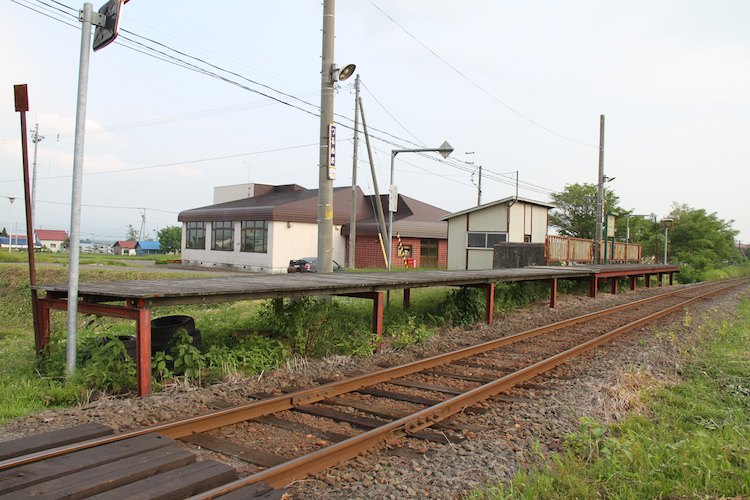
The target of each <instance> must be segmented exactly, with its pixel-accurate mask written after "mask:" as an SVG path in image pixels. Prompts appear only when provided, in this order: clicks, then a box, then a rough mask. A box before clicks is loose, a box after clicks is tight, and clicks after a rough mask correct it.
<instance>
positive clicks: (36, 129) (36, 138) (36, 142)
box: [31, 123, 44, 229]
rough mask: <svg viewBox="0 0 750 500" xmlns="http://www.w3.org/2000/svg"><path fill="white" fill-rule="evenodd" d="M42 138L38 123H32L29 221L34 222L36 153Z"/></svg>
mask: <svg viewBox="0 0 750 500" xmlns="http://www.w3.org/2000/svg"><path fill="white" fill-rule="evenodd" d="M43 140H44V136H43V135H39V124H38V123H37V124H35V125H34V130H32V131H31V142H33V143H34V162H33V163H32V170H31V172H32V174H31V221H32V222H34V223H36V153H37V149H38V147H39V143H40V142H42V141H43ZM32 229H33V228H32Z"/></svg>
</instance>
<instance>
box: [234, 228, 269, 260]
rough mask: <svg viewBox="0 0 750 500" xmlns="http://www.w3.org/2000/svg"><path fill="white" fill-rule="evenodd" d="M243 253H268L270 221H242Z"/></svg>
mask: <svg viewBox="0 0 750 500" xmlns="http://www.w3.org/2000/svg"><path fill="white" fill-rule="evenodd" d="M240 250H242V251H243V252H255V253H266V252H267V251H268V221H264V220H243V221H242V247H241V248H240Z"/></svg>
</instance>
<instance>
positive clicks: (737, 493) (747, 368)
mask: <svg viewBox="0 0 750 500" xmlns="http://www.w3.org/2000/svg"><path fill="white" fill-rule="evenodd" d="M698 333H699V336H700V339H701V340H700V341H699V344H698V345H696V346H693V347H691V349H690V352H689V355H688V356H689V357H688V360H687V362H686V363H684V364H682V365H680V366H679V369H678V374H679V375H680V376H681V378H682V381H681V382H680V383H679V384H677V385H674V386H671V387H663V388H658V389H653V390H652V391H650V393H649V391H646V393H645V394H643V395H642V402H643V403H645V405H646V408H647V410H646V411H645V412H642V413H640V414H632V415H629V416H628V417H627V418H625V419H624V421H622V422H621V423H618V424H615V425H609V426H603V425H600V424H598V423H596V422H593V421H590V420H587V421H583V422H582V424H581V429H580V431H579V432H578V433H576V434H574V435H571V436H568V438H567V441H566V444H565V447H564V452H562V453H560V454H557V455H552V456H550V457H549V458H547V459H546V460H545V462H544V464H543V466H541V467H540V468H538V469H533V470H526V471H524V472H521V473H519V474H518V475H517V476H516V478H515V479H514V480H513V481H512V482H511V483H510V484H507V485H505V486H503V485H500V486H496V487H492V488H489V489H487V490H484V491H482V492H475V493H474V494H472V495H471V496H472V497H473V498H534V499H536V498H688V497H689V498H724V497H742V498H747V497H748V496H750V300H749V299H745V300H744V301H743V302H742V303H741V305H740V306H739V309H738V317H737V318H736V319H735V320H734V321H732V322H727V321H722V320H720V319H716V320H714V321H709V322H708V323H707V324H706V325H704V326H702V327H701V328H700V329H699V332H698Z"/></svg>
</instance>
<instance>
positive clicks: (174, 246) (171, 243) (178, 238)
mask: <svg viewBox="0 0 750 500" xmlns="http://www.w3.org/2000/svg"><path fill="white" fill-rule="evenodd" d="M156 238H157V239H158V240H159V243H160V244H161V249H162V251H163V252H164V253H172V252H177V251H179V250H180V248H181V246H182V228H181V227H180V226H169V227H165V228H164V229H162V230H160V231H159V232H158V233H156Z"/></svg>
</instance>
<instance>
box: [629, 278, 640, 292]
mask: <svg viewBox="0 0 750 500" xmlns="http://www.w3.org/2000/svg"><path fill="white" fill-rule="evenodd" d="M637 280H638V276H631V277H630V289H631V290H635V282H636V281H637Z"/></svg>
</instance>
